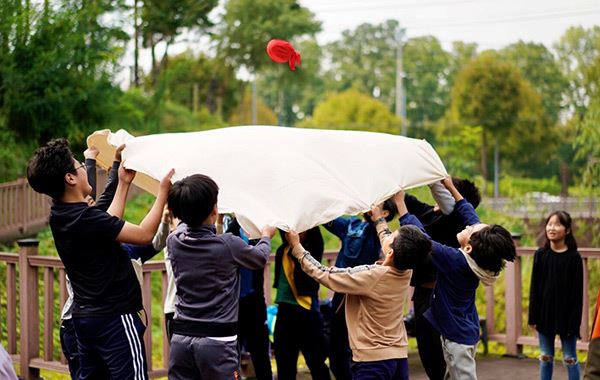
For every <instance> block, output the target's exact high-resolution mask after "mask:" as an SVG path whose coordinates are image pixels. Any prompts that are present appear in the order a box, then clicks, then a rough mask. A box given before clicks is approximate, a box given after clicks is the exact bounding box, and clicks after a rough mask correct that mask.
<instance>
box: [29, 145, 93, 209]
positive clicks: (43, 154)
mask: <svg viewBox="0 0 600 380" xmlns="http://www.w3.org/2000/svg"><path fill="white" fill-rule="evenodd" d="M27 181H29V185H30V186H31V187H32V188H33V190H35V191H37V192H38V193H42V194H46V195H49V196H50V197H51V198H52V199H55V200H61V199H62V198H63V197H64V196H65V193H66V192H72V193H74V194H76V195H78V196H80V197H81V198H85V197H86V196H87V195H89V194H90V193H91V192H92V187H91V186H90V184H89V183H88V178H87V172H86V169H85V165H84V164H81V163H79V162H78V161H77V160H75V158H74V157H73V153H72V152H71V149H70V148H69V142H68V141H67V140H66V139H55V140H51V141H49V142H47V143H46V144H45V145H44V146H41V147H39V148H38V149H37V150H36V151H35V153H34V154H33V157H31V159H30V160H29V163H28V164H27Z"/></svg>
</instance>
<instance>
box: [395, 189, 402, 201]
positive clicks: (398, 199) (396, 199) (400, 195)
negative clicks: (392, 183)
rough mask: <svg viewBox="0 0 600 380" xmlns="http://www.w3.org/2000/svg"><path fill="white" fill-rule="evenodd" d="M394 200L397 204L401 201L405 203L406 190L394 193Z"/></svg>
mask: <svg viewBox="0 0 600 380" xmlns="http://www.w3.org/2000/svg"><path fill="white" fill-rule="evenodd" d="M394 202H395V203H396V204H398V203H399V202H400V203H404V190H400V191H399V192H397V193H396V194H394Z"/></svg>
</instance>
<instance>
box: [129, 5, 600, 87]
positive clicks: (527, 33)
mask: <svg viewBox="0 0 600 380" xmlns="http://www.w3.org/2000/svg"><path fill="white" fill-rule="evenodd" d="M299 2H300V4H301V5H303V6H305V7H307V8H309V9H310V10H311V11H312V12H314V13H315V15H316V18H317V19H318V20H320V21H321V22H322V31H321V32H320V33H319V34H318V35H317V40H318V41H319V43H326V42H330V41H333V40H336V39H338V38H339V37H340V36H341V33H342V31H344V30H346V29H354V28H356V27H357V26H358V25H360V24H362V23H371V24H376V23H380V22H383V21H385V20H388V19H396V20H398V21H399V22H400V24H401V25H402V26H403V27H404V28H406V36H407V38H411V37H417V36H423V35H433V36H435V37H437V38H438V39H439V40H440V41H441V43H442V45H443V46H444V48H445V49H447V50H449V49H450V47H451V43H452V41H456V40H460V41H464V42H476V43H477V44H478V45H479V47H480V50H482V49H499V48H502V47H503V46H506V45H508V44H511V43H513V42H516V41H518V40H524V41H534V42H541V43H543V44H545V45H546V46H547V47H551V46H552V44H553V43H554V42H556V41H558V39H559V38H560V36H561V35H562V34H563V33H564V32H565V30H567V28H568V27H570V26H576V25H580V26H584V27H590V26H593V25H600V0H299ZM222 10H223V8H222V4H221V5H220V6H219V7H218V8H217V9H216V10H215V12H214V14H218V13H219V12H222ZM266 43H267V41H265V45H266ZM130 45H131V44H130ZM206 46H207V40H206V38H195V37H194V36H190V35H184V36H183V37H182V38H180V42H179V43H177V44H176V45H175V46H172V47H171V48H170V50H169V53H170V54H177V53H180V52H182V51H184V50H186V49H191V50H192V51H194V52H195V53H199V52H200V51H201V50H202V49H203V48H204V47H206ZM159 54H162V52H161V51H160V46H159V47H158V51H157V56H159V57H160V55H159ZM140 58H141V62H140V64H141V66H142V67H143V69H144V71H146V72H147V71H148V69H149V65H150V56H149V51H148V50H147V49H145V51H142V54H141V57H140ZM122 64H123V70H122V71H121V72H120V73H119V75H118V77H119V79H118V81H119V82H120V83H121V84H122V85H123V87H127V86H128V82H129V73H130V71H129V68H128V67H130V66H131V65H132V64H133V48H132V47H130V48H128V53H127V54H126V56H125V57H124V59H123V61H122ZM242 76H244V75H242Z"/></svg>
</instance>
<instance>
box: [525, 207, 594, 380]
mask: <svg viewBox="0 0 600 380" xmlns="http://www.w3.org/2000/svg"><path fill="white" fill-rule="evenodd" d="M583 291H584V289H583V263H582V260H581V256H580V255H579V252H577V242H576V241H575V238H574V237H573V230H572V228H571V216H570V215H569V214H568V213H567V212H565V211H556V212H553V213H552V214H550V215H549V216H548V219H546V224H545V243H544V246H543V247H542V248H540V249H538V250H537V252H536V253H535V256H534V259H533V271H532V275H531V289H530V295H529V325H531V326H532V327H533V328H535V329H536V330H537V332H538V337H539V341H540V379H541V380H549V379H552V370H553V368H554V338H555V337H556V335H559V336H560V340H561V343H562V351H563V363H564V365H565V367H566V368H567V373H568V375H569V376H568V377H569V380H575V379H577V380H578V379H579V372H580V371H579V362H578V361H577V350H576V343H577V338H578V337H579V326H580V325H581V310H582V304H583Z"/></svg>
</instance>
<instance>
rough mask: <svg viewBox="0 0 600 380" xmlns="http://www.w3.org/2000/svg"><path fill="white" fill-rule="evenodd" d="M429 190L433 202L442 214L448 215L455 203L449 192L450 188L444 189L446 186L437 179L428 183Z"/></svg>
mask: <svg viewBox="0 0 600 380" xmlns="http://www.w3.org/2000/svg"><path fill="white" fill-rule="evenodd" d="M429 190H430V191H431V195H432V196H433V199H435V203H437V205H438V206H439V207H440V210H441V211H442V214H444V215H450V213H451V212H452V210H454V206H455V205H456V201H455V200H454V197H453V196H452V194H451V193H450V190H448V189H446V186H444V185H443V184H442V183H441V182H439V181H438V182H434V183H432V184H431V185H429Z"/></svg>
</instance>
